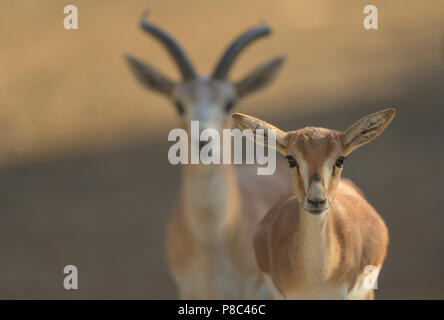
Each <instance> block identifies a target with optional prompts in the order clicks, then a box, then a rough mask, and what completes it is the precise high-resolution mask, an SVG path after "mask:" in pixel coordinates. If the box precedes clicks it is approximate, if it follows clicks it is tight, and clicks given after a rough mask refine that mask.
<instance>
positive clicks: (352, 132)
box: [341, 108, 395, 155]
mask: <svg viewBox="0 0 444 320" xmlns="http://www.w3.org/2000/svg"><path fill="white" fill-rule="evenodd" d="M394 116H395V109H393V108H390V109H385V110H382V111H379V112H376V113H373V114H370V115H368V116H366V117H364V118H362V119H361V120H359V121H358V122H356V123H355V124H354V125H352V126H351V127H350V128H349V129H348V130H347V131H345V132H344V133H343V134H342V135H341V142H342V146H343V148H344V152H345V155H348V154H349V153H350V152H352V151H353V150H354V149H356V148H357V147H360V146H362V145H364V144H366V143H369V142H370V141H372V140H373V139H375V138H376V137H377V136H379V135H380V134H381V133H382V132H383V131H384V130H385V128H387V126H388V125H389V124H390V122H392V119H393V117H394Z"/></svg>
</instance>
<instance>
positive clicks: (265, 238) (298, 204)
mask: <svg viewBox="0 0 444 320" xmlns="http://www.w3.org/2000/svg"><path fill="white" fill-rule="evenodd" d="M393 116H394V110H393V109H387V110H383V111H381V112H378V113H375V114H373V115H369V116H367V117H365V118H363V119H362V120H360V121H358V122H357V123H356V124H355V125H354V126H352V127H351V128H350V129H349V130H347V132H346V133H345V134H342V133H340V132H338V131H332V130H328V129H323V128H304V129H301V130H297V131H291V132H288V133H283V132H282V133H281V134H279V135H278V136H280V137H279V138H278V139H280V141H278V143H277V145H278V150H279V151H280V152H282V153H284V154H286V155H291V156H293V157H294V158H295V159H296V161H297V163H298V166H296V167H295V168H292V169H291V175H292V178H293V188H292V189H289V190H287V192H286V193H284V194H283V195H282V196H281V198H280V199H279V200H278V201H277V202H276V203H275V205H274V206H273V207H272V208H271V209H270V211H269V212H268V213H267V215H266V216H265V217H264V219H263V220H262V221H261V223H260V225H259V227H258V229H257V231H256V234H255V238H254V252H255V256H256V260H257V263H258V266H259V269H260V270H261V271H262V274H263V275H264V278H265V279H266V282H267V284H268V286H269V287H270V290H271V292H272V294H273V296H274V298H278V299H348V298H350V299H372V298H373V290H372V288H368V287H366V286H364V281H365V279H366V274H365V273H364V271H365V268H366V267H367V266H374V267H376V269H375V270H376V271H375V272H377V273H378V272H379V270H380V268H381V266H382V264H383V262H384V259H385V256H386V251H387V246H388V231H387V227H386V226H385V224H384V221H383V220H382V218H381V217H380V216H379V215H378V213H377V212H376V211H375V209H374V208H373V207H372V206H371V205H370V204H369V203H368V202H367V200H366V199H365V198H364V196H363V194H362V192H361V191H360V190H359V189H358V188H357V187H356V186H355V185H354V184H353V183H352V182H351V181H349V180H346V179H341V178H340V175H341V172H342V167H338V166H336V165H335V163H336V160H337V159H338V158H339V157H340V156H342V155H344V154H349V153H350V152H351V151H352V150H353V149H355V148H357V147H359V146H360V145H363V144H365V143H368V142H369V141H371V140H373V139H374V138H375V137H377V136H378V135H379V134H381V132H382V131H383V130H384V129H385V128H386V127H387V126H388V124H389V123H390V121H391V120H392V118H393ZM233 118H234V119H235V121H236V123H238V124H239V123H240V126H241V127H243V128H255V126H256V124H255V123H258V124H259V125H260V126H262V127H263V128H268V129H274V128H275V127H273V126H272V125H269V124H267V123H265V122H263V121H262V120H259V119H256V118H253V117H251V116H247V115H241V114H237V115H236V116H233ZM314 197H317V198H319V199H322V198H324V199H325V201H324V200H323V201H324V202H319V204H318V205H317V206H316V207H314V208H313V207H311V205H312V204H310V203H313V199H314ZM307 201H308V202H307ZM310 201H311V202H310ZM309 202H310V203H309ZM324 203H327V205H326V207H324ZM318 206H319V207H318ZM316 208H321V209H319V210H318V209H316ZM377 273H376V274H377Z"/></svg>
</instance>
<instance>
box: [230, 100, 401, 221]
mask: <svg viewBox="0 0 444 320" xmlns="http://www.w3.org/2000/svg"><path fill="white" fill-rule="evenodd" d="M394 115H395V110H394V109H385V110H382V111H379V112H376V113H373V114H371V115H368V116H366V117H364V118H362V119H361V120H359V121H358V122H356V123H355V124H353V125H352V126H351V127H350V128H349V129H348V130H346V131H345V132H340V131H335V130H330V129H324V128H313V127H307V128H303V129H299V130H296V131H289V132H284V131H282V130H280V129H278V128H276V127H274V126H273V125H271V124H268V123H266V122H265V121H262V120H259V119H257V118H254V117H251V116H248V115H245V114H240V113H235V114H233V119H234V121H235V122H236V123H237V125H238V126H239V128H241V129H242V130H245V129H251V130H252V134H253V137H254V139H255V141H256V143H264V144H266V145H267V144H268V139H267V138H266V136H265V139H264V138H262V137H261V136H258V135H257V134H256V130H257V129H264V130H265V131H266V130H276V146H275V147H276V149H277V150H278V151H279V152H280V153H282V154H283V155H284V156H285V157H286V158H287V159H288V163H289V166H290V168H291V175H292V179H293V186H294V189H295V192H296V195H297V198H298V200H299V204H300V207H301V208H303V209H304V211H306V212H308V213H312V214H320V213H323V212H326V211H327V209H328V208H329V203H330V202H331V201H333V199H334V197H335V195H336V190H337V188H338V185H339V181H340V177H341V173H342V168H343V164H344V160H345V158H346V156H348V155H349V154H350V153H351V152H352V151H353V150H354V149H356V148H358V147H360V146H362V145H364V144H366V143H368V142H370V141H372V140H373V139H375V138H376V137H377V136H379V135H380V134H381V133H382V132H383V131H384V129H385V128H386V127H387V126H388V125H389V124H390V122H391V121H392V119H393V117H394Z"/></svg>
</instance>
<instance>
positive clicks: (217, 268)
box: [126, 19, 290, 299]
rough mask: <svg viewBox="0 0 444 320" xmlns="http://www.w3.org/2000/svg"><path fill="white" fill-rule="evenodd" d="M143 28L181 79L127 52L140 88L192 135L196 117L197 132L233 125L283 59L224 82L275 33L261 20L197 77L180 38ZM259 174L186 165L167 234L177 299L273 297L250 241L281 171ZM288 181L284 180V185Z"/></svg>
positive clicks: (239, 168) (228, 167) (230, 167)
mask: <svg viewBox="0 0 444 320" xmlns="http://www.w3.org/2000/svg"><path fill="white" fill-rule="evenodd" d="M141 25H142V28H143V29H144V30H145V31H147V32H148V33H149V34H150V35H152V36H154V37H155V38H156V39H157V40H159V41H160V43H161V44H163V45H164V46H165V47H166V49H167V50H168V52H169V53H170V55H171V56H172V57H173V59H174V61H175V62H176V64H177V65H178V67H179V70H180V71H181V74H182V77H183V80H182V81H181V82H179V83H174V82H173V81H172V80H170V79H168V78H167V77H166V76H164V75H162V74H160V73H159V72H158V71H156V70H155V69H154V67H152V66H149V65H147V64H146V63H144V62H142V61H141V60H139V59H138V58H135V57H133V56H130V55H127V56H126V58H127V61H128V63H129V65H130V67H131V69H132V71H133V72H134V74H135V76H136V78H137V79H138V80H139V81H140V82H141V83H142V84H143V85H145V86H146V87H147V88H149V89H151V90H154V91H157V92H160V93H162V94H164V95H166V96H167V97H168V98H169V99H171V100H172V101H173V102H174V104H175V106H176V108H177V111H178V113H179V115H180V117H181V120H182V126H183V128H184V129H186V130H187V131H188V133H190V123H191V121H193V120H197V121H199V126H200V130H204V129H206V128H213V129H217V130H219V131H220V133H222V129H224V128H231V126H232V121H231V117H230V116H229V113H230V112H231V110H232V108H233V106H234V105H235V104H236V103H237V102H238V101H239V100H240V99H241V98H243V97H244V96H246V95H248V94H250V93H253V92H255V91H257V90H259V89H262V88H264V87H265V86H266V85H267V84H269V83H270V82H271V81H272V79H273V78H274V76H275V75H276V73H277V71H278V70H279V69H280V67H281V65H282V63H283V58H282V57H278V58H274V59H272V60H270V61H268V62H266V63H264V64H263V65H261V66H259V67H258V68H257V69H255V70H254V71H252V72H251V73H250V74H248V75H247V76H246V77H245V78H244V79H243V80H241V81H239V82H237V83H232V82H230V81H229V80H228V79H227V77H228V72H229V70H230V67H231V66H232V65H233V63H234V61H235V59H236V57H237V56H238V55H239V54H240V52H241V51H242V50H243V49H244V48H245V47H247V46H248V45H249V44H250V43H252V42H253V41H254V40H256V39H258V38H261V37H263V36H266V35H267V34H269V33H270V29H269V27H268V26H266V25H259V26H256V27H253V28H251V29H249V30H247V31H246V32H244V33H243V34H242V35H240V36H239V37H238V38H237V39H236V40H235V41H234V42H233V43H232V44H231V46H230V47H229V48H228V49H227V51H226V52H225V54H224V55H223V57H222V59H221V60H220V62H219V63H218V65H217V67H216V69H215V70H214V72H213V74H212V75H211V76H208V77H203V76H198V75H197V74H196V73H195V71H194V68H193V67H192V65H191V63H190V61H189V60H188V58H187V57H186V55H185V53H184V52H183V50H182V49H181V48H180V47H179V45H178V44H177V43H176V41H174V40H173V39H172V38H171V37H170V36H169V35H168V34H166V33H165V32H164V31H163V30H161V29H160V28H159V27H157V26H154V25H153V24H151V23H149V22H148V21H146V20H145V19H142V22H141ZM221 136H222V134H221ZM200 147H201V148H202V147H203V143H202V142H201V143H200ZM207 147H208V146H207ZM236 169H237V170H236ZM255 173H256V171H255V168H254V169H253V168H251V166H250V167H245V166H237V167H235V166H234V165H203V164H193V165H191V164H190V165H184V166H183V167H182V183H181V188H180V198H179V201H178V204H177V208H176V210H175V211H174V213H173V216H172V218H171V219H170V222H169V225H168V227H167V235H166V249H167V263H168V267H169V269H170V272H171V274H172V276H173V279H174V280H175V282H176V284H177V287H178V291H179V297H180V298H182V299H254V298H261V297H266V296H268V294H267V292H268V289H267V286H266V285H265V283H264V282H263V278H262V276H261V274H260V272H259V269H258V268H257V265H256V262H255V259H254V254H253V252H252V251H251V243H252V241H253V234H254V226H256V225H257V224H258V223H259V221H260V219H261V218H262V217H263V216H264V215H265V213H266V212H267V210H268V209H269V208H270V207H271V205H272V204H273V202H274V201H275V200H276V196H275V195H273V194H270V193H269V192H268V190H269V189H271V188H277V189H279V188H281V187H280V184H278V183H277V180H279V178H278V177H277V175H276V174H275V176H274V178H270V177H260V176H257V175H256V174H255ZM286 178H287V177H286V176H284V177H280V182H281V181H282V180H283V179H286ZM288 184H290V179H288Z"/></svg>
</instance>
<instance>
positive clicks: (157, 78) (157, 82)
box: [125, 54, 174, 97]
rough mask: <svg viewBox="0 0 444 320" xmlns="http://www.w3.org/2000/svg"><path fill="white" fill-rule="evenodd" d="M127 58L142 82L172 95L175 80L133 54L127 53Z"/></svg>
mask: <svg viewBox="0 0 444 320" xmlns="http://www.w3.org/2000/svg"><path fill="white" fill-rule="evenodd" d="M125 59H126V61H127V62H128V64H129V66H130V68H131V71H132V72H133V74H134V76H135V77H136V79H137V80H139V82H140V83H141V84H143V85H144V86H145V87H147V88H149V89H151V90H154V91H157V92H159V93H162V94H164V95H166V96H168V97H171V95H172V93H173V89H174V82H173V81H171V80H170V79H168V78H167V77H165V76H164V75H162V74H160V73H159V72H157V71H156V69H154V68H153V67H152V66H150V65H148V64H147V63H144V62H143V61H142V60H140V59H138V58H136V57H134V56H132V55H129V54H126V55H125Z"/></svg>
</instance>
